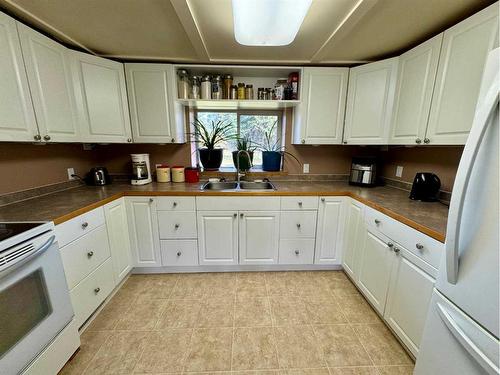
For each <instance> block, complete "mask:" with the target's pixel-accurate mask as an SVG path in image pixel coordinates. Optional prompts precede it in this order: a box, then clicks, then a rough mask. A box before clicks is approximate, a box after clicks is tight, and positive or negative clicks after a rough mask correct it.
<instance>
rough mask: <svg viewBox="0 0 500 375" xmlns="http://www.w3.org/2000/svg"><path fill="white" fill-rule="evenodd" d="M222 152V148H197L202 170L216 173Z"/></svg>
mask: <svg viewBox="0 0 500 375" xmlns="http://www.w3.org/2000/svg"><path fill="white" fill-rule="evenodd" d="M223 152H224V150H223V149H222V148H214V149H212V150H209V149H208V148H199V149H198V153H199V154H200V162H201V165H203V169H205V170H206V171H217V170H219V168H220V165H221V164H222V156H223Z"/></svg>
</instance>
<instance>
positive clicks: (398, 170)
mask: <svg viewBox="0 0 500 375" xmlns="http://www.w3.org/2000/svg"><path fill="white" fill-rule="evenodd" d="M401 176H403V167H402V166H401V165H398V166H397V167H396V177H401Z"/></svg>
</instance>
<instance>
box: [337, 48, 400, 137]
mask: <svg viewBox="0 0 500 375" xmlns="http://www.w3.org/2000/svg"><path fill="white" fill-rule="evenodd" d="M397 74H398V57H394V58H392V59H387V60H382V61H378V62H375V63H371V64H366V65H361V66H358V67H355V68H352V69H350V71H349V87H348V90H347V106H346V116H345V126H344V136H343V139H344V140H343V143H345V144H362V145H379V144H387V142H388V139H389V128H390V121H391V114H392V106H393V102H394V92H395V89H396V81H397Z"/></svg>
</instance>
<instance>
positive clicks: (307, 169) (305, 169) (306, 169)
mask: <svg viewBox="0 0 500 375" xmlns="http://www.w3.org/2000/svg"><path fill="white" fill-rule="evenodd" d="M302 172H303V173H309V164H304V165H303V166H302Z"/></svg>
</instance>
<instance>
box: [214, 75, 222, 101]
mask: <svg viewBox="0 0 500 375" xmlns="http://www.w3.org/2000/svg"><path fill="white" fill-rule="evenodd" d="M212 99H217V100H219V99H222V77H221V76H220V75H216V76H213V77H212Z"/></svg>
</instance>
